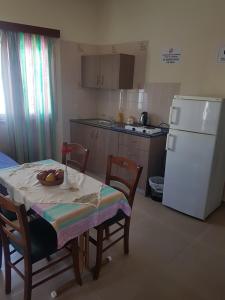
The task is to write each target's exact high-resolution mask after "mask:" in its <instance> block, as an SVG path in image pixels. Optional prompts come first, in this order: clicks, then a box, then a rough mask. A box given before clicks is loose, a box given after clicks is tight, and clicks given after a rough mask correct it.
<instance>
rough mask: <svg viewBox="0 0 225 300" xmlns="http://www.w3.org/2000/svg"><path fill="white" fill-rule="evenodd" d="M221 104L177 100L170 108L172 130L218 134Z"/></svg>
mask: <svg viewBox="0 0 225 300" xmlns="http://www.w3.org/2000/svg"><path fill="white" fill-rule="evenodd" d="M220 110H221V102H219V101H218V102H217V101H196V100H182V99H179V98H175V99H174V100H173V104H172V106H171V108H170V118H169V122H170V128H171V129H178V130H185V131H192V132H199V133H206V134H216V133H217V127H218V122H219V118H220Z"/></svg>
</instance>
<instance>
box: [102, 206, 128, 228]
mask: <svg viewBox="0 0 225 300" xmlns="http://www.w3.org/2000/svg"><path fill="white" fill-rule="evenodd" d="M125 217H126V215H125V213H124V212H123V211H122V210H121V209H119V210H118V211H117V214H116V215H115V216H114V217H112V218H111V219H108V220H106V221H105V222H103V223H102V224H101V225H100V226H102V225H103V226H104V227H108V226H111V225H113V224H115V223H117V222H119V221H121V220H122V219H124V218H125Z"/></svg>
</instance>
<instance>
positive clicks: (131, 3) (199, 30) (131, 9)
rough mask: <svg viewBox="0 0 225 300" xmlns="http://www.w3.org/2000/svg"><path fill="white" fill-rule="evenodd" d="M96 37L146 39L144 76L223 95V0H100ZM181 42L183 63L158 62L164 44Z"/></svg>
mask: <svg viewBox="0 0 225 300" xmlns="http://www.w3.org/2000/svg"><path fill="white" fill-rule="evenodd" d="M98 5H99V10H101V14H99V18H100V17H101V18H100V19H99V28H98V34H99V35H98V42H99V43H119V42H126V41H137V40H148V41H149V53H148V54H149V55H148V64H147V81H148V82H180V83H181V93H183V94H193V95H205V96H225V84H224V81H225V64H217V63H216V56H217V49H218V47H219V46H221V45H225V34H224V28H225V18H224V11H225V1H223V0H188V1H187V0H170V1H167V0H98ZM170 47H174V48H176V47H177V48H181V49H182V52H183V54H182V63H180V64H176V65H167V64H162V63H160V51H161V49H163V48H170Z"/></svg>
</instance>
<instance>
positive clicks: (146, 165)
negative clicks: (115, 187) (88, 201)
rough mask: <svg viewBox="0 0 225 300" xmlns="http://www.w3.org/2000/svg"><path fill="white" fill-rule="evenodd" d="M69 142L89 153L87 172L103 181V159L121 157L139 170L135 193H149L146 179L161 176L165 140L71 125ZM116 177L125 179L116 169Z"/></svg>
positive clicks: (105, 165) (104, 161)
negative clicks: (114, 156) (132, 163)
mask: <svg viewBox="0 0 225 300" xmlns="http://www.w3.org/2000/svg"><path fill="white" fill-rule="evenodd" d="M70 130H71V132H70V134H71V142H76V143H80V144H82V145H84V146H85V147H87V148H88V149H89V150H90V155H89V160H88V164H87V171H89V172H90V173H93V174H95V175H97V176H98V177H100V178H102V179H104V178H105V174H106V167H107V157H108V156H109V155H110V154H112V155H116V156H124V157H127V158H129V159H131V160H133V161H135V162H136V163H137V164H139V165H141V166H143V171H142V175H141V178H140V181H139V184H138V189H139V190H141V191H143V192H144V193H145V194H146V195H147V194H148V193H149V187H148V178H149V176H157V175H162V174H163V169H164V160H165V142H166V137H165V136H158V137H154V138H145V137H141V136H136V135H131V134H127V133H123V132H116V131H112V130H110V129H103V128H99V127H94V126H90V125H86V124H80V123H76V122H73V121H71V124H70ZM115 172H118V174H117V175H123V176H125V177H126V178H127V179H128V174H126V173H124V172H125V171H124V170H122V169H120V170H119V168H118V169H116V170H115Z"/></svg>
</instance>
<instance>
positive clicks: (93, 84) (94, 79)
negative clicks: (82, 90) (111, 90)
mask: <svg viewBox="0 0 225 300" xmlns="http://www.w3.org/2000/svg"><path fill="white" fill-rule="evenodd" d="M81 74H82V76H81V79H82V87H88V88H98V87H99V84H100V56H99V55H83V56H82V57H81Z"/></svg>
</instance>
